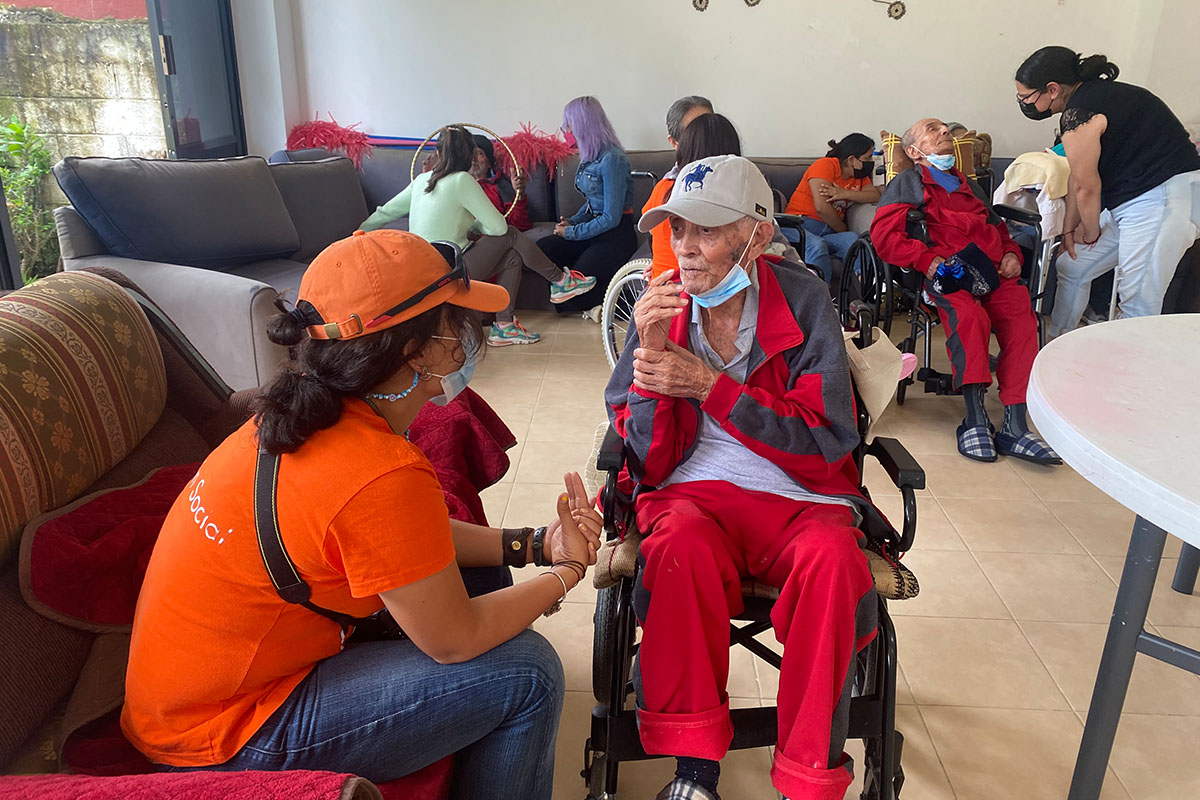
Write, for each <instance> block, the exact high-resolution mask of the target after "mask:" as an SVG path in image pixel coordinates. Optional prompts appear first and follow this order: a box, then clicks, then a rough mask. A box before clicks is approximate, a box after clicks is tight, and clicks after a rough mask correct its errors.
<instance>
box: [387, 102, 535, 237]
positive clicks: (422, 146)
mask: <svg viewBox="0 0 1200 800" xmlns="http://www.w3.org/2000/svg"><path fill="white" fill-rule="evenodd" d="M446 128H474V129H475V130H478V131H483V132H484V133H486V134H488V135H489V136H491V137H492V138H493V139H495V140H496V141H497V142H499V143H500V144H502V145H504V149H505V150H507V151H508V157H509V158H511V159H512V163H513V169H514V170H516V174H517V175H520V174H521V165H520V164H518V163H517V157H516V156H515V155H514V154H513V151H512V148H511V147H509V146H508V142H506V141H504V140H503V139H501V138H500V134H498V133H496V132H495V131H493V130H490V129H488V128H485V127H483V126H482V125H476V124H475V123H473V122H452V123H451V124H449V125H443V126H442V127H440V128H438V129H437V130H436V131H434V132H433V133H431V134H429V135H428V136H426V137H425V141H423V142H421V144H420V146H419V147H417V151H416V152H415V153H413V160H412V166H410V167H409V168H408V179H409V180H410V181H412V180H414V179H415V178H416V177H417V156H419V155H421V151H422V150H424V149H425V145H427V144H429V142H430V141H431V140H432V139H433V137H435V136H437V135H438V134H439V133H441V132H442V131H444V130H446ZM514 188H516V187H514ZM523 194H524V192H523V191H521V190H520V189H517V194H516V197H514V198H513V201H512V202H511V203H509V205H508V211H505V212H504V218H505V219H508V215H509V214H511V213H512V212H513V209H514V208H516V207H517V201H518V200H520V199H521V195H523Z"/></svg>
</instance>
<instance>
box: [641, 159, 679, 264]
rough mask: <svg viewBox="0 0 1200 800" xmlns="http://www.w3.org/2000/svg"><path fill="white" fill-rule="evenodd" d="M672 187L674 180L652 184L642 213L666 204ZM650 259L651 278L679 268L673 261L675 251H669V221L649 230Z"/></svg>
mask: <svg viewBox="0 0 1200 800" xmlns="http://www.w3.org/2000/svg"><path fill="white" fill-rule="evenodd" d="M674 185H675V179H674V178H663V179H662V180H660V181H659V182H658V183H656V184H654V189H653V191H651V192H650V199H649V200H647V201H646V205H644V206H643V207H642V213H643V214H645V213H646V212H647V211H649V210H650V209H652V208H658V207H659V206H661V205H662V204H663V203H665V202H667V198H668V197H669V196H670V195H671V187H673V186H674ZM650 258H651V261H653V264H651V266H650V270H651V276H652V277H656V276H658V275H661V274H662V273H664V272H666V271H667V270H669V269H676V268H677V267H678V266H679V262H678V261H676V260H675V251H674V250H672V249H671V223H670V221H668V220H663V221H662V222H660V223H658V224H657V225H655V226H654V227H653V228H652V229H651V230H650Z"/></svg>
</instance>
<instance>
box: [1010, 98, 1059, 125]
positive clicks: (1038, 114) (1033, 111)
mask: <svg viewBox="0 0 1200 800" xmlns="http://www.w3.org/2000/svg"><path fill="white" fill-rule="evenodd" d="M1017 105H1019V106H1020V107H1021V113H1022V114H1024V115H1025V116H1026V117H1028V118H1029V119H1032V120H1035V121H1037V120H1043V119H1050V117H1052V116H1054V112H1053V111H1051V110H1050V109H1049V108H1047V109H1046V110H1045V111H1038V107H1037V103H1036V102H1034V103H1017Z"/></svg>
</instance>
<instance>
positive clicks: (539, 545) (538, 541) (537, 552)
mask: <svg viewBox="0 0 1200 800" xmlns="http://www.w3.org/2000/svg"><path fill="white" fill-rule="evenodd" d="M545 546H546V526H545V525H543V526H542V527H540V528H538V529H537V530H535V531H534V532H533V540H532V542H531V543H530V553H531V555H532V556H533V565H534V566H535V567H548V566H550V562H549V561H547V560H546V553H545V552H544V549H545Z"/></svg>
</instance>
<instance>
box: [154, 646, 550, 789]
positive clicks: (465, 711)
mask: <svg viewBox="0 0 1200 800" xmlns="http://www.w3.org/2000/svg"><path fill="white" fill-rule="evenodd" d="M562 702H563V671H562V664H561V662H560V661H559V659H558V654H557V653H555V651H554V648H553V647H552V646H551V645H550V643H549V642H547V641H546V640H545V639H544V638H542V636H541V635H540V634H538V633H535V632H533V631H525V632H523V633H521V634H519V635H518V636H516V637H515V638H513V639H511V640H509V641H507V642H505V643H504V644H502V645H500V646H499V647H496V648H494V649H492V650H490V651H488V652H487V653H484V654H483V655H481V656H479V657H478V658H475V659H473V660H471V661H467V662H465V663H462V664H438V663H437V662H436V661H434V660H433V659H432V658H430V657H429V656H427V655H425V654H424V653H422V652H421V651H420V650H419V649H417V646H416V645H415V644H413V643H412V642H411V641H408V640H407V639H404V640H400V641H387V642H367V643H363V644H357V645H351V646H349V647H347V648H346V649H345V650H344V651H343V652H341V653H339V654H338V655H335V656H330V657H329V658H327V659H325V660H324V661H321V662H320V663H318V664H317V665H316V667H314V668H313V671H312V672H311V673H309V675H308V677H306V678H305V679H304V680H303V681H302V682H301V683H300V685H299V686H297V687H296V689H295V690H294V691H293V692H292V693H291V695H289V696H288V699H287V700H286V701H285V702H284V704H283V705H282V706H280V707H279V709H277V710H276V711H275V713H274V714H272V715H271V716H270V717H269V718H268V719H267V721H266V722H265V723H263V725H262V727H261V728H259V730H258V732H257V733H255V734H254V737H253V738H252V739H251V740H250V741H249V742H247V743H246V745H245V746H244V747H243V748H242V749H241V750H239V751H238V754H237V755H236V756H234V757H233V758H232V759H230V760H229V761H227V762H225V763H224V764H219V765H217V766H214V767H206V768H202V769H209V770H221V771H231V770H269V771H276V770H289V769H320V770H330V771H333V772H352V773H354V774H356V775H361V776H362V777H364V778H367V779H368V780H371V781H375V782H377V783H380V782H384V781H390V780H394V779H395V778H401V777H403V776H405V775H408V774H410V773H412V772H416V771H417V770H419V769H421V768H422V767H425V766H427V765H429V764H432V763H433V762H435V761H438V760H439V759H441V758H444V757H445V756H448V755H450V754H451V753H457V756H455V759H454V778H453V783H452V786H451V797H452V798H454V800H473V799H474V798H480V797H487V798H496V800H550V795H551V790H552V789H553V786H554V744H555V739H556V737H557V735H558V720H559V715H560V714H561V712H562ZM164 769H166V770H173V769H176V768H171V767H166V768H164ZM177 769H189V768H177Z"/></svg>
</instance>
